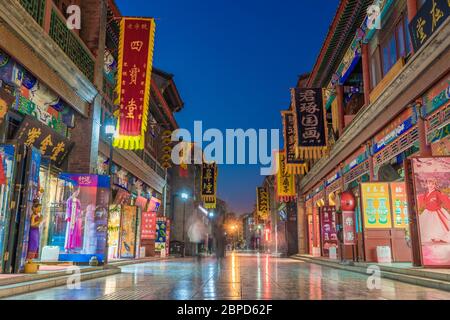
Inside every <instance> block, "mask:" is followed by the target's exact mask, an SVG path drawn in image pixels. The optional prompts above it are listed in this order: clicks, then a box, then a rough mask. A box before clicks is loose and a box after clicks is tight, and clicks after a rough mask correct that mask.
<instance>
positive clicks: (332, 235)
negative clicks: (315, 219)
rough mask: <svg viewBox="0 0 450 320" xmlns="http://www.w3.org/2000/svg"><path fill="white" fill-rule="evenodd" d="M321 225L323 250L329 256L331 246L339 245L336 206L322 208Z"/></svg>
mask: <svg viewBox="0 0 450 320" xmlns="http://www.w3.org/2000/svg"><path fill="white" fill-rule="evenodd" d="M319 210H320V225H321V229H322V250H323V254H324V256H326V257H328V256H329V253H330V248H331V247H336V248H337V247H338V238H337V231H336V207H334V206H324V207H321V208H320V209H319Z"/></svg>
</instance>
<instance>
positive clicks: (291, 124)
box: [281, 110, 308, 174]
mask: <svg viewBox="0 0 450 320" xmlns="http://www.w3.org/2000/svg"><path fill="white" fill-rule="evenodd" d="M281 116H282V118H283V136H284V146H285V147H284V148H285V150H286V171H287V172H288V173H290V174H305V173H306V172H307V170H308V165H307V164H306V163H305V162H304V161H303V160H299V159H297V142H296V139H295V114H294V113H293V112H292V111H291V110H289V111H282V112H281Z"/></svg>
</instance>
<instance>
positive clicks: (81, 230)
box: [40, 171, 109, 263]
mask: <svg viewBox="0 0 450 320" xmlns="http://www.w3.org/2000/svg"><path fill="white" fill-rule="evenodd" d="M41 179H42V180H41V181H46V183H45V185H46V187H47V190H45V189H44V196H43V197H42V200H43V208H44V209H43V211H44V217H43V219H42V220H43V223H41V225H40V227H41V230H40V238H41V239H40V240H41V241H40V250H41V251H42V249H43V247H44V246H45V245H49V246H57V247H59V251H60V255H59V260H60V261H72V262H78V263H87V262H89V261H90V259H91V258H92V257H93V256H96V257H97V259H98V260H99V261H100V262H102V261H103V260H104V250H105V246H106V232H107V208H108V205H109V177H108V176H97V175H80V174H65V173H63V174H59V175H55V174H53V173H49V172H47V173H46V172H45V171H44V172H41Z"/></svg>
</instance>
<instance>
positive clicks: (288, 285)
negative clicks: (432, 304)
mask: <svg viewBox="0 0 450 320" xmlns="http://www.w3.org/2000/svg"><path fill="white" fill-rule="evenodd" d="M367 277H368V276H366V275H363V274H358V273H353V272H348V271H342V270H337V269H333V268H329V267H323V266H319V265H315V264H309V263H305V262H301V261H297V260H291V259H282V258H274V257H271V256H267V255H245V254H228V256H227V257H226V258H225V259H223V260H220V261H218V260H216V259H215V258H202V259H197V258H186V259H169V260H165V261H155V262H150V263H145V264H137V265H130V266H125V267H122V273H121V274H119V275H115V276H109V277H106V278H100V279H96V280H91V281H86V282H83V283H82V284H81V289H79V290H70V289H68V288H66V287H58V288H54V289H49V290H42V291H38V292H34V293H30V294H26V295H20V296H15V297H11V298H9V299H30V300H36V299H38V300H54V299H56V300H78V299H84V300H85V299H106V300H117V299H119V300H127V299H137V300H154V299H178V300H191V299H193V300H197V299H199V300H200V299H270V300H280V299H281V300H284V299H291V300H296V299H299V300H309V299H311V300H321V299H328V300H329V299H332V300H334V299H345V300H349V299H372V300H373V299H374V300H384V299H418V300H426V299H450V292H445V291H439V290H435V289H429V288H424V287H419V286H415V285H410V284H406V283H402V282H398V281H392V280H388V279H382V280H381V289H380V290H369V289H368V288H367Z"/></svg>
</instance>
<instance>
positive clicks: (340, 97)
mask: <svg viewBox="0 0 450 320" xmlns="http://www.w3.org/2000/svg"><path fill="white" fill-rule="evenodd" d="M336 99H337V104H338V117H339V119H338V131H339V137H340V136H342V134H343V132H344V128H345V111H344V86H342V85H337V86H336Z"/></svg>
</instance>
